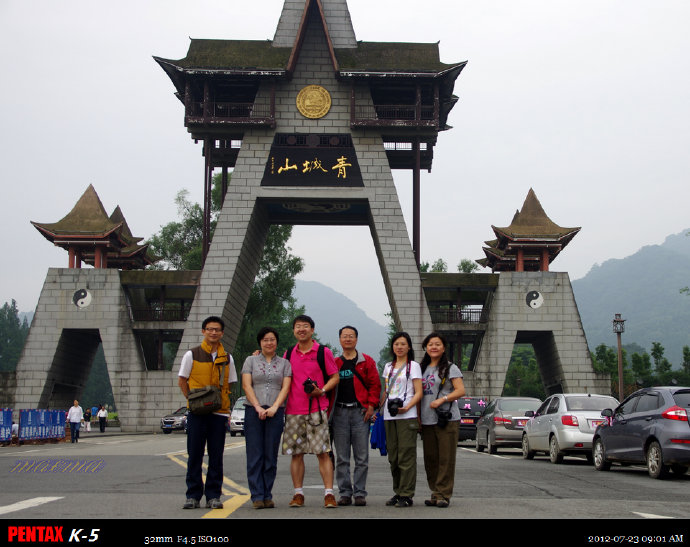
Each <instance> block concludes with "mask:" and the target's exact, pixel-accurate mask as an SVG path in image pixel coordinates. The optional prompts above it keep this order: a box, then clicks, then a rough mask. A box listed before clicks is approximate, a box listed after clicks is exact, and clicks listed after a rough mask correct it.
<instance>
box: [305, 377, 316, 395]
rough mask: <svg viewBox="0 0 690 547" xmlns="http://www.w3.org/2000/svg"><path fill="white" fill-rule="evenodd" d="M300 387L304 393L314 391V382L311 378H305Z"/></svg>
mask: <svg viewBox="0 0 690 547" xmlns="http://www.w3.org/2000/svg"><path fill="white" fill-rule="evenodd" d="M302 387H303V388H304V392H305V393H311V392H312V391H314V388H315V387H316V383H315V382H314V380H312V379H311V378H307V379H306V380H305V381H304V383H303V384H302Z"/></svg>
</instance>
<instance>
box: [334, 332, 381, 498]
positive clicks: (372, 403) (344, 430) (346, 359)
mask: <svg viewBox="0 0 690 547" xmlns="http://www.w3.org/2000/svg"><path fill="white" fill-rule="evenodd" d="M338 334H339V339H340V346H341V347H342V348H343V353H342V355H341V356H340V357H338V358H337V359H336V360H335V363H336V365H337V366H338V371H339V382H338V386H337V388H336V396H335V405H334V408H333V412H332V414H331V426H332V427H331V428H332V431H333V440H334V445H335V453H336V466H335V476H336V481H337V483H338V492H339V494H340V499H339V500H338V505H351V504H352V497H353V496H354V503H355V505H357V506H363V505H366V498H367V490H366V483H367V474H368V471H369V425H370V422H371V418H372V416H374V413H375V412H376V409H377V408H378V406H379V402H380V396H381V379H380V378H379V371H378V368H377V367H376V362H375V361H374V360H373V359H372V358H371V357H370V356H368V355H367V354H366V353H359V351H358V350H357V339H358V336H359V333H358V331H357V329H356V328H355V327H352V326H349V325H348V326H345V327H343V328H341V329H340V331H339V333H338ZM351 457H352V458H353V459H354V474H353V475H351V474H350V458H351Z"/></svg>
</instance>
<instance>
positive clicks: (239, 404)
mask: <svg viewBox="0 0 690 547" xmlns="http://www.w3.org/2000/svg"><path fill="white" fill-rule="evenodd" d="M246 402H247V398H246V397H240V398H239V399H237V401H236V402H235V406H234V407H232V409H233V410H244V405H245V404H246Z"/></svg>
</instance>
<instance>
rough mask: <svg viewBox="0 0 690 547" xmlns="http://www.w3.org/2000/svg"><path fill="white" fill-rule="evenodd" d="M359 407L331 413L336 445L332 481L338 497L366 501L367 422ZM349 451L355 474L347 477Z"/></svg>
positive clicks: (367, 462)
mask: <svg viewBox="0 0 690 547" xmlns="http://www.w3.org/2000/svg"><path fill="white" fill-rule="evenodd" d="M363 418H364V415H363V414H362V409H361V408H360V407H351V408H342V407H339V406H337V405H336V407H335V408H334V409H333V422H332V424H333V443H334V445H335V454H336V460H335V477H336V481H337V483H338V492H339V493H340V495H341V496H344V497H351V496H352V495H354V496H355V497H360V496H361V497H366V496H367V490H366V486H367V474H368V473H369V422H365V421H364V419H363ZM350 450H352V455H353V457H354V463H355V471H354V474H353V477H352V478H351V477H350Z"/></svg>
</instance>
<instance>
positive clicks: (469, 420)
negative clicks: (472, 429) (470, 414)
mask: <svg viewBox="0 0 690 547" xmlns="http://www.w3.org/2000/svg"><path fill="white" fill-rule="evenodd" d="M460 423H461V424H473V423H474V420H473V419H472V418H460Z"/></svg>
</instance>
